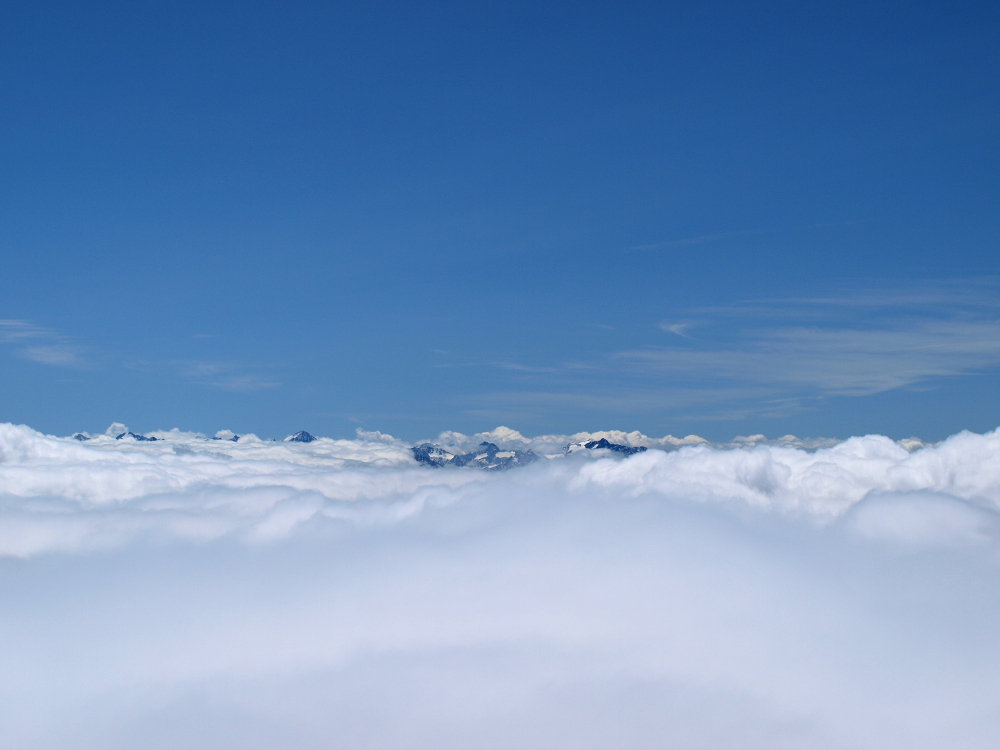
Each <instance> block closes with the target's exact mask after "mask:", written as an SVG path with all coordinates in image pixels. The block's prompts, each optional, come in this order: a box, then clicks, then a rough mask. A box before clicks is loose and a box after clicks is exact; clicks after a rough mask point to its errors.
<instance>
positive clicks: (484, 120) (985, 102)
mask: <svg viewBox="0 0 1000 750" xmlns="http://www.w3.org/2000/svg"><path fill="white" fill-rule="evenodd" d="M998 20H1000V10H998V8H997V6H996V4H992V3H871V2H868V3H855V4H851V3H840V4H835V5H834V4H827V5H820V4H802V3H768V4H747V3H689V4H664V3H655V4H654V3H650V4H642V3H627V4H622V3H616V4H610V3H608V4H585V3H573V4H543V3H530V4H528V3H524V4H519V3H505V4H502V5H499V4H498V5H493V4H485V3H475V4H473V3H468V4H440V3H437V4H436V3H420V4H417V3H410V4H397V3H370V4H364V5H338V4H311V3H297V4H290V5H289V4H276V3H231V4H224V3H199V4H180V3H170V4H166V3H163V4H157V3H147V4H142V5H141V6H139V5H137V4H100V3H93V4H87V5H86V6H83V5H80V4H68V3H67V4H58V3H10V4H8V5H7V6H6V10H5V23H4V24H3V26H2V28H0V86H2V97H3V102H4V106H3V107H2V108H0V321H2V322H0V420H2V421H12V422H17V423H27V424H29V425H31V426H33V427H35V428H37V429H40V430H43V431H46V432H54V433H59V434H67V433H71V432H73V431H76V430H90V431H101V430H103V429H104V428H105V427H106V426H107V425H108V424H109V423H110V422H111V421H123V422H125V423H127V424H129V425H130V426H131V427H132V428H133V429H136V430H140V431H145V430H152V429H160V428H170V427H174V426H177V427H181V428H182V429H193V430H202V431H207V432H214V431H215V430H216V429H220V428H229V429H233V430H235V431H237V432H246V431H254V432H256V433H258V434H261V435H265V436H281V435H284V434H287V433H289V432H292V431H294V430H297V429H303V428H304V429H308V430H310V431H313V432H315V433H318V434H324V435H331V436H339V435H350V434H352V433H353V431H354V429H355V428H356V427H364V428H366V429H378V430H382V431H385V432H391V433H393V434H395V435H397V436H400V437H403V438H406V439H417V438H422V437H427V436H431V435H434V434H436V433H437V432H439V431H441V430H443V429H455V430H461V431H465V432H475V431H478V430H482V429H489V428H492V427H494V426H496V425H498V424H507V425H509V426H511V427H514V428H517V429H520V430H521V431H522V432H525V433H526V434H537V433H543V432H566V433H568V432H573V431H577V430H585V429H587V430H596V429H609V428H614V429H626V430H632V429H639V430H642V431H644V432H646V433H648V434H654V435H662V434H666V433H673V434H688V433H697V434H701V435H704V436H706V437H708V438H711V439H726V438H729V437H732V436H733V435H735V434H752V433H764V434H767V435H770V436H777V435H782V434H785V433H789V432H792V433H795V434H799V435H803V436H807V435H808V436H820V435H823V436H832V437H846V436H848V435H851V434H859V433H865V432H880V433H884V434H888V435H890V436H893V437H906V436H909V435H917V436H919V437H922V438H924V439H940V438H943V437H944V436H946V435H948V434H951V433H954V432H957V431H958V430H961V429H972V430H977V431H983V430H988V429H992V428H994V427H996V426H997V425H998V424H1000V409H998V403H1000V402H998V399H997V398H996V393H997V389H998V386H1000V294H998V292H1000V253H998V252H997V248H998V239H1000V221H998V212H997V206H998V204H1000V202H998V199H1000V187H998V180H997V178H996V175H997V174H1000V164H998V161H1000V159H998V153H1000V151H998V140H997V136H998V132H1000V91H998V89H1000V76H998V72H1000V70H998V67H1000V66H998V56H1000V52H998V47H997V45H996V38H997V32H998V25H1000V24H998Z"/></svg>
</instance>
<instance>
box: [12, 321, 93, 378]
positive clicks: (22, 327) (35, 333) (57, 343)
mask: <svg viewBox="0 0 1000 750" xmlns="http://www.w3.org/2000/svg"><path fill="white" fill-rule="evenodd" d="M0 343H4V344H12V345H14V346H15V347H17V348H15V350H14V351H15V354H16V355H17V356H19V357H21V358H23V359H29V360H31V361H32V362H38V363H39V364H43V365H53V366H56V367H85V366H86V364H87V363H86V361H85V360H84V355H85V354H86V352H87V349H86V347H82V346H79V345H77V344H74V343H73V342H72V340H71V339H69V337H67V336H64V335H62V334H60V333H58V332H56V331H53V330H51V329H49V328H44V327H42V326H38V325H35V324H34V323H31V322H30V321H27V320H0Z"/></svg>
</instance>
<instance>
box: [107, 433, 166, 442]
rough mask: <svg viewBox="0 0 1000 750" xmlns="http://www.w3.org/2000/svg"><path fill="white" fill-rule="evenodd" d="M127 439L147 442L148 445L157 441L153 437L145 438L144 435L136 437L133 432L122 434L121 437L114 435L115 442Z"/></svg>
mask: <svg viewBox="0 0 1000 750" xmlns="http://www.w3.org/2000/svg"><path fill="white" fill-rule="evenodd" d="M127 437H130V438H132V439H133V440H139V441H144V442H148V443H152V442H155V441H156V440H159V438H155V437H146V436H145V435H136V434H135V433H134V432H123V433H122V434H121V435H116V436H115V440H121V439H123V438H127Z"/></svg>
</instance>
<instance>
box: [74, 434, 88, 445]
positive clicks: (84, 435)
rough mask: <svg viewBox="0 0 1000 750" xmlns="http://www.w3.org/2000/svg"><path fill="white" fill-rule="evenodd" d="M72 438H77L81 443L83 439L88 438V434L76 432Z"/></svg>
mask: <svg viewBox="0 0 1000 750" xmlns="http://www.w3.org/2000/svg"><path fill="white" fill-rule="evenodd" d="M73 439H74V440H79V441H80V442H81V443H82V442H83V441H84V440H90V435H86V434H84V433H82V432H78V433H76V434H75V435H74V436H73Z"/></svg>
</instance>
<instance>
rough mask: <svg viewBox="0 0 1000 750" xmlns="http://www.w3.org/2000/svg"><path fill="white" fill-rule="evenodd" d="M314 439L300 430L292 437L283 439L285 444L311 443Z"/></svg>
mask: <svg viewBox="0 0 1000 750" xmlns="http://www.w3.org/2000/svg"><path fill="white" fill-rule="evenodd" d="M315 439H316V438H315V437H314V436H313V435H310V434H309V433H308V432H306V431H305V430H300V431H299V432H296V433H295V434H294V435H290V436H289V437H286V438H285V442H286V443H311V442H312V441H313V440H315Z"/></svg>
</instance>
